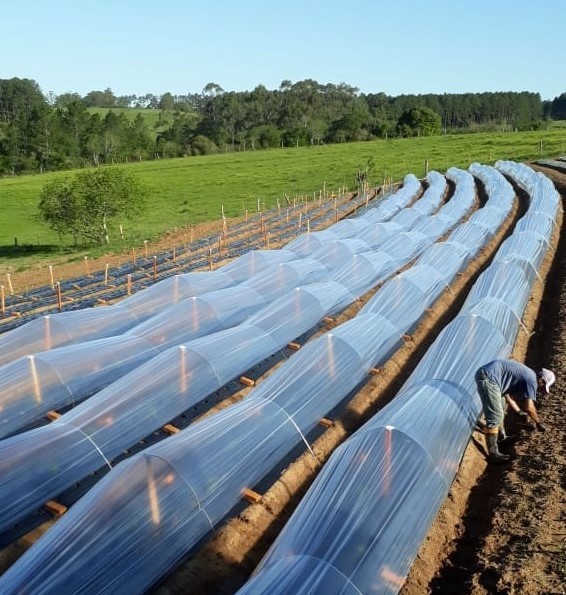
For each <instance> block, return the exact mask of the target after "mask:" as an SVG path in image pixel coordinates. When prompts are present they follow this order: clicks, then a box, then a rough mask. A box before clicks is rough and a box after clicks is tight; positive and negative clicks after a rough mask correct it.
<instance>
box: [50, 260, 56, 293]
mask: <svg viewBox="0 0 566 595" xmlns="http://www.w3.org/2000/svg"><path fill="white" fill-rule="evenodd" d="M49 279H50V280H51V289H55V281H54V280H53V266H52V265H49Z"/></svg>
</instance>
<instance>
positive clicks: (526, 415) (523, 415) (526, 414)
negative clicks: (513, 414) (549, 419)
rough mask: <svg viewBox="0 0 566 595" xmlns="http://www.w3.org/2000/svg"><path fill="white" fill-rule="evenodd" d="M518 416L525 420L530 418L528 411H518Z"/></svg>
mask: <svg viewBox="0 0 566 595" xmlns="http://www.w3.org/2000/svg"><path fill="white" fill-rule="evenodd" d="M517 415H518V416H519V417H522V418H523V419H527V417H529V414H528V413H527V412H526V411H522V410H519V411H517Z"/></svg>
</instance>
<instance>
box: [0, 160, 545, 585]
mask: <svg viewBox="0 0 566 595" xmlns="http://www.w3.org/2000/svg"><path fill="white" fill-rule="evenodd" d="M470 170H471V171H472V173H473V174H474V175H475V176H477V177H478V178H480V179H482V181H483V182H484V184H485V186H486V190H487V192H488V201H487V203H486V205H485V207H483V209H479V210H478V211H476V212H475V213H474V214H473V215H472V217H471V218H470V219H469V221H467V222H466V223H463V224H461V225H460V226H459V227H457V228H456V229H455V230H454V231H453V232H452V233H451V234H450V236H449V238H448V240H447V241H446V242H442V243H440V244H432V241H433V240H432V239H431V240H430V242H429V247H428V248H427V249H426V250H425V251H424V253H423V254H422V256H421V257H420V258H419V259H418V260H417V262H416V263H415V265H414V266H413V267H412V268H410V269H408V270H407V271H406V272H404V273H402V274H400V275H398V276H397V277H393V278H391V279H390V280H389V281H388V282H386V283H385V284H384V285H383V287H382V288H381V289H380V290H379V291H378V292H377V293H376V294H375V296H374V297H373V298H372V299H371V300H370V301H369V302H368V303H367V304H366V306H365V307H364V308H363V310H362V311H361V312H360V313H359V314H358V316H357V317H355V318H354V319H352V320H351V321H349V322H347V323H345V324H343V325H342V326H340V327H337V328H336V329H334V330H333V331H332V332H331V333H326V334H325V335H323V336H321V337H319V338H318V339H316V340H314V341H312V342H310V343H308V344H307V345H306V346H305V347H304V348H303V349H302V350H301V351H299V352H298V353H297V354H296V355H294V356H293V357H292V358H290V359H289V361H287V362H286V363H285V364H284V365H283V366H281V367H280V368H279V369H278V370H277V371H276V372H274V373H273V374H272V375H271V376H270V377H269V378H268V379H267V380H265V381H264V382H263V383H262V384H261V385H260V386H259V387H258V388H256V389H254V390H253V391H252V392H251V393H250V394H249V395H248V397H246V399H245V400H244V401H241V402H240V403H237V404H236V405H233V406H231V407H229V408H228V409H226V410H224V411H222V412H220V413H218V414H216V415H214V416H212V417H209V418H207V419H205V420H203V421H201V422H198V423H196V424H194V425H193V426H190V427H189V428H188V429H187V430H184V431H182V432H180V433H179V434H177V435H175V436H173V437H171V438H169V439H167V440H164V441H163V442H162V443H160V444H158V445H157V446H154V447H150V448H149V449H146V450H145V451H143V452H142V453H140V454H138V455H135V456H134V457H132V458H131V459H129V460H127V461H124V462H123V463H120V464H119V465H118V466H116V467H115V468H114V469H113V470H112V471H111V472H110V473H108V475H107V476H106V477H105V478H103V479H102V481H101V482H100V483H98V484H97V485H96V486H95V487H94V488H93V489H92V490H91V491H90V492H89V493H88V494H87V495H86V496H85V497H84V498H82V499H81V500H80V501H79V502H78V503H77V504H76V505H74V506H73V507H72V509H71V510H70V511H69V513H68V514H67V515H65V516H64V517H63V518H61V519H60V520H59V521H58V522H57V523H56V525H55V526H54V527H53V528H52V529H50V530H49V531H48V532H47V533H46V535H44V536H43V537H42V538H41V539H40V540H39V541H38V542H37V543H36V544H35V545H34V546H33V547H32V548H30V550H29V551H28V552H27V553H26V554H25V555H24V556H22V557H21V558H20V560H18V561H17V562H16V564H14V566H13V567H12V568H10V569H9V570H8V571H7V572H6V573H5V575H4V576H3V577H2V579H1V581H0V587H2V589H3V590H4V591H6V592H17V591H18V589H19V588H20V587H21V586H22V585H23V584H24V583H25V584H26V585H28V586H31V587H32V588H33V585H41V589H42V590H43V591H44V592H56V591H57V590H58V589H59V588H61V586H62V585H65V587H66V588H72V589H81V588H88V589H92V590H105V591H107V592H112V591H119V590H120V586H121V585H122V586H123V585H124V584H125V583H126V582H127V584H128V587H129V588H130V589H132V590H133V591H135V592H142V591H143V590H145V589H147V588H148V587H149V586H150V585H151V584H153V583H154V582H155V581H156V580H157V579H159V577H160V576H162V575H163V573H165V572H167V571H168V570H169V569H170V568H171V567H172V566H173V565H174V564H176V563H177V561H178V560H179V559H180V558H181V557H183V556H184V555H186V553H187V552H188V551H190V549H191V548H192V547H193V546H194V545H195V544H196V543H198V541H199V540H201V539H202V538H203V537H204V536H205V535H207V534H208V533H210V532H211V531H212V530H213V529H214V528H215V527H216V526H218V524H219V523H220V522H221V521H222V519H223V518H224V517H225V516H226V514H228V513H229V511H230V510H231V508H232V507H233V506H234V504H235V503H236V502H237V501H238V499H239V497H240V494H241V491H242V489H244V488H245V487H247V486H253V485H255V484H256V483H257V482H258V481H259V480H261V478H262V477H263V476H264V475H265V474H267V473H268V472H269V471H270V470H271V469H272V468H273V467H274V466H276V465H277V464H278V462H279V461H281V460H282V459H283V458H284V457H285V455H286V454H287V453H289V452H290V451H291V450H292V449H293V448H294V447H295V446H296V445H297V444H298V443H300V442H301V441H306V437H307V436H308V434H309V432H310V431H311V430H312V428H313V427H314V426H315V424H316V423H317V422H318V420H319V419H320V418H321V417H324V415H325V414H326V413H327V412H328V411H330V410H332V409H333V408H334V407H336V406H337V405H339V404H340V402H341V401H342V400H343V399H345V398H346V397H347V396H348V395H349V394H350V393H351V392H352V390H354V389H355V388H356V386H357V385H359V383H361V382H362V381H364V379H365V378H366V377H367V374H368V371H369V369H370V368H371V367H373V366H376V365H381V364H382V363H383V362H385V361H387V359H388V358H389V357H390V355H391V354H392V353H393V352H394V351H395V350H396V349H397V348H398V347H399V346H400V345H401V344H402V342H403V335H404V334H405V333H406V332H407V331H409V330H410V329H412V328H413V327H414V325H415V324H416V323H417V321H418V319H419V317H420V316H422V314H423V313H424V312H425V311H426V309H427V308H428V307H430V305H432V303H433V302H434V301H435V299H436V298H437V297H438V296H439V295H440V294H441V293H442V292H443V291H444V290H445V289H446V288H447V287H449V285H450V282H451V281H452V280H453V278H454V276H455V275H456V274H457V273H458V272H459V270H461V269H462V267H465V266H466V264H467V263H468V262H469V261H470V259H471V258H473V257H474V256H475V255H476V254H477V252H478V251H479V250H480V249H481V247H482V246H483V245H484V244H485V242H486V240H487V239H488V238H491V237H492V236H493V234H494V233H495V232H496V231H497V229H498V228H499V226H500V224H501V223H502V222H503V220H504V219H505V218H506V217H507V216H508V214H509V212H510V209H511V207H512V204H513V197H514V193H513V191H512V189H511V187H510V185H509V184H508V183H507V182H506V181H505V180H504V178H503V176H501V175H500V174H499V173H497V171H496V170H494V169H493V168H488V167H485V166H480V165H477V164H476V165H474V166H472V167H471V168H470ZM452 175H455V176H458V178H459V180H458V183H457V184H456V188H457V189H458V187H464V186H465V187H466V192H465V193H460V195H459V196H460V198H459V199H458V200H456V195H455V196H454V197H453V198H452V199H451V200H450V201H449V202H448V203H447V204H446V205H444V206H443V207H442V208H441V209H440V210H439V211H438V215H437V217H436V219H437V220H439V221H443V222H444V225H445V228H444V230H443V232H442V233H446V231H448V230H449V229H450V228H451V227H453V226H454V225H455V224H456V223H457V222H458V221H459V220H460V219H461V218H462V217H463V216H464V215H465V214H466V213H467V212H468V211H469V210H470V208H471V206H472V204H473V201H474V198H475V196H474V183H473V178H472V175H471V174H469V173H467V172H461V171H458V172H452ZM456 194H458V193H456ZM466 199H467V200H466ZM533 202H534V199H533ZM532 208H533V206H532V205H531V209H532ZM484 209H487V210H488V211H489V213H490V215H489V216H488V217H485V216H484V215H483V213H482V212H483V211H484ZM544 210H545V209H542V211H544ZM434 227H435V229H437V228H436V226H434ZM435 233H436V232H435ZM442 233H441V234H439V235H438V236H436V235H435V238H436V237H440V235H442ZM525 233H526V232H521V234H520V235H524V234H525ZM302 241H303V242H304V240H302ZM430 244H432V245H430ZM522 249H523V243H519V244H518V245H517V246H516V247H512V248H510V249H509V250H508V254H509V255H512V256H513V259H511V260H506V261H501V263H499V264H500V265H501V266H499V269H504V268H505V267H509V268H511V267H512V266H514V263H515V260H518V256H519V254H520V253H521V250H522ZM538 254H539V256H540V250H539V252H538ZM441 256H442V257H441ZM537 266H538V263H537ZM496 268H497V267H496ZM490 270H491V269H490ZM505 273H506V271H504V270H500V271H499V272H498V273H497V274H498V275H499V276H500V275H503V274H505ZM498 279H499V277H498ZM407 287H409V288H410V290H409V291H407V290H406V288H407ZM485 287H486V292H487V294H489V299H490V300H491V301H492V302H493V301H494V300H495V299H496V297H497V299H499V298H498V296H496V297H494V296H493V295H491V293H494V292H496V290H497V283H494V282H492V283H488V282H486V283H485ZM490 292H491V293H490ZM527 297H528V292H527ZM405 300H406V304H405V303H404V301H405ZM478 300H479V301H481V300H480V298H479V297H478ZM490 303H491V302H490ZM393 304H395V307H393ZM474 305H476V306H477V304H474ZM403 312H405V315H402V313H403ZM490 312H491V310H490ZM498 312H499V311H498V310H497V313H498ZM400 313H401V315H400ZM474 317H475V318H477V319H478V320H483V318H481V317H479V315H478V314H474ZM506 320H507V319H506ZM484 322H485V321H484ZM486 324H488V323H487V322H486ZM376 337H377V338H378V340H377V341H376ZM441 353H443V352H442V351H441ZM444 353H447V352H444ZM175 357H176V359H179V356H178V352H177V354H176V356H175ZM440 384H441V385H442V386H443V387H444V384H443V383H440ZM456 393H457V394H460V393H459V392H458V390H456ZM462 394H464V395H465V397H466V398H469V399H471V397H470V396H469V395H468V394H467V393H465V391H464V393H462ZM401 396H402V395H400V397H401ZM400 397H398V398H400ZM476 400H477V399H476ZM451 402H453V403H456V405H455V407H456V409H458V407H464V404H463V403H462V402H460V401H457V402H456V401H451ZM462 410H463V411H465V409H462ZM384 411H385V410H384ZM458 413H460V409H458ZM460 414H461V413H460ZM67 415H69V414H67ZM476 417H477V415H476ZM466 420H467V418H466ZM467 421H468V420H467ZM468 423H469V422H468ZM398 424H399V426H401V425H402V423H401V422H400V421H399V422H398ZM427 431H428V430H427ZM398 435H401V437H402V438H403V440H402V442H410V443H411V444H412V443H413V442H414V440H413V441H411V440H405V438H404V437H405V435H406V436H408V434H404V433H402V432H398V431H397V430H396V431H394V432H393V433H392V436H393V437H394V438H393V440H394V442H392V444H396V442H395V440H396V439H397V437H398ZM22 436H24V435H22ZM468 438H469V428H468V435H467V437H466V442H467V439H468ZM17 439H18V437H15V438H14V439H13V440H17ZM464 444H465V443H464ZM417 447H419V448H420V449H421V450H422V448H421V447H420V444H417ZM419 448H417V449H416V451H417V452H420V450H419ZM413 450H415V449H413ZM395 452H397V451H395ZM436 454H438V453H436ZM452 455H453V453H448V455H446V453H444V459H446V460H447V461H448V462H446V463H445V465H444V467H442V469H443V470H444V468H445V467H447V468H450V469H451V470H452V473H454V472H455V470H456V468H457V460H456V463H455V464H454V463H453V461H452ZM396 456H397V455H396ZM399 456H401V455H399ZM444 459H442V460H444ZM391 461H393V459H391ZM450 461H452V462H450ZM99 464H101V463H100V461H99ZM435 474H436V475H440V476H441V477H442V479H443V480H445V479H446V478H445V477H444V476H443V475H442V473H441V472H440V471H436V473H435ZM391 477H393V475H391ZM397 483H402V482H401V481H400V482H396V483H395V486H397ZM409 483H410V482H409ZM445 483H446V482H445ZM392 485H393V484H392ZM389 489H390V490H391V489H392V487H391V486H390V488H389ZM102 521H106V522H102ZM358 551H359V550H358ZM305 557H308V555H305ZM321 559H322V558H321ZM110 560H112V561H113V564H112V565H109V561H110ZM118 561H119V563H117V562H118ZM329 566H332V564H329ZM77 569H80V572H79V571H78V570H77ZM79 575H80V576H79ZM260 576H265V575H264V574H263V572H261V573H260V574H259V575H258V577H260Z"/></svg>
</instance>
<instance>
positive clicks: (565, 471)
mask: <svg viewBox="0 0 566 595" xmlns="http://www.w3.org/2000/svg"><path fill="white" fill-rule="evenodd" d="M544 173H546V174H547V175H549V176H550V177H552V178H553V179H554V181H555V184H556V185H557V188H558V189H559V191H560V192H561V194H562V197H563V199H564V198H566V175H563V174H562V175H561V174H558V173H556V172H553V171H550V170H544ZM517 216H520V209H518V210H517V212H516V213H515V217H517ZM509 223H510V224H512V223H513V221H511V220H510V222H509ZM561 223H562V222H561ZM212 225H213V224H212ZM215 231H216V229H215V228H213V227H212V226H210V227H206V228H205V229H203V230H202V234H201V235H208V234H210V233H214V232H215ZM560 231H561V230H560V229H557V231H556V238H555V241H554V244H553V249H555V255H554V254H553V255H551V256H550V257H549V258H547V260H546V261H545V264H544V271H543V274H542V280H541V282H540V283H539V284H538V285H537V287H536V288H535V290H534V292H533V295H532V298H531V301H530V303H529V307H528V311H527V313H526V315H525V318H524V320H523V322H524V324H525V326H526V328H527V329H528V331H529V334H527V333H525V332H523V333H521V334H520V336H519V338H518V341H517V344H516V345H515V350H514V353H513V356H514V357H516V358H517V359H519V360H521V361H525V362H526V363H527V364H530V365H532V366H533V367H534V366H540V365H545V366H546V367H549V368H551V369H553V370H554V371H555V372H556V374H557V386H556V387H555V390H554V391H553V392H552V394H551V395H549V396H548V397H545V398H544V400H542V402H541V403H539V411H540V414H541V417H542V418H543V420H544V423H545V425H546V427H547V432H545V433H539V432H530V431H528V430H527V429H525V428H521V427H516V428H514V429H515V430H516V431H517V432H518V433H519V435H520V439H519V441H518V442H517V443H516V444H515V445H514V447H513V449H512V451H511V454H513V455H514V457H513V461H512V462H511V463H510V464H509V465H507V466H505V467H504V468H502V467H491V466H490V467H488V466H487V465H486V459H485V454H484V447H483V438H482V437H481V436H480V435H475V434H474V435H473V436H472V439H471V440H470V443H469V445H468V448H467V450H466V453H465V455H464V458H463V461H462V465H461V468H460V471H459V473H458V476H457V478H456V480H455V481H454V484H453V486H452V489H451V491H450V494H449V496H448V498H447V500H446V502H445V504H444V505H443V507H442V509H441V511H440V513H439V515H438V517H437V520H436V521H435V523H434V525H433V527H432V528H431V531H430V532H429V535H428V537H427V539H426V541H425V543H424V544H423V546H422V548H421V551H420V552H419V555H418V557H417V559H416V560H415V563H414V565H413V568H412V570H411V573H410V575H409V577H408V580H407V582H406V584H405V586H404V588H403V590H402V593H403V595H420V594H429V593H443V594H444V593H447V594H449V595H450V594H452V593H454V594H455V593H464V594H465V593H470V594H478V595H480V594H481V595H484V594H498V595H503V594H506V595H514V594H519V593H521V594H533V595H535V594H546V595H552V594H559V593H562V594H563V593H565V592H566V591H565V586H564V585H566V507H565V491H564V490H565V487H566V451H565V444H566V440H565V436H566V427H565V424H564V416H563V411H564V407H563V402H562V400H561V398H560V397H561V383H562V378H564V377H566V376H565V374H566V373H565V371H564V367H565V366H566V363H565V362H566V357H565V356H566V338H565V337H566V332H564V331H565V329H564V325H565V324H566V322H565V321H566V287H564V285H565V284H564V274H563V271H564V259H565V241H564V238H563V237H562V236H563V234H562V235H561V234H560ZM508 232H509V230H503V231H502V233H501V234H500V236H499V237H498V238H496V240H494V242H493V243H492V245H490V246H489V247H486V248H485V249H484V250H483V251H482V254H481V255H480V257H479V258H478V260H477V261H476V262H474V263H473V265H472V266H471V267H470V268H469V270H468V271H467V272H466V274H465V275H462V276H461V277H460V278H459V279H458V281H457V282H456V283H454V285H453V286H452V287H451V292H446V294H445V295H443V296H442V298H441V299H440V300H439V301H438V303H437V304H436V305H435V307H434V308H433V309H432V310H431V311H430V312H429V314H428V316H427V318H426V320H425V321H424V322H423V323H422V324H421V326H420V327H419V328H418V329H417V331H416V332H415V333H413V335H412V336H410V337H407V341H406V343H405V345H404V346H403V348H401V350H399V352H398V353H397V354H396V355H395V357H393V358H392V359H391V360H390V361H389V362H388V363H387V364H386V365H385V366H383V368H381V369H380V370H379V371H378V373H376V374H375V375H374V376H373V377H372V378H371V379H370V380H369V382H368V383H367V384H366V385H365V386H364V387H362V389H361V390H360V392H359V393H358V394H357V395H356V396H355V398H354V399H353V401H352V402H351V404H350V406H349V407H348V408H347V410H346V412H345V413H344V415H343V416H341V417H340V418H338V419H335V420H333V422H334V423H333V425H332V427H330V428H329V429H328V430H327V431H326V432H324V433H323V434H322V436H321V437H320V438H319V439H318V440H317V441H316V442H315V443H314V444H313V451H314V453H315V458H313V456H312V455H310V454H305V455H303V456H301V457H299V459H297V460H296V461H295V462H293V463H292V464H291V465H289V467H288V468H287V469H286V470H285V471H284V472H283V473H282V474H281V476H280V477H279V479H278V480H277V481H276V482H275V483H274V484H273V485H272V487H271V488H270V489H269V490H267V491H266V492H265V493H264V494H263V496H262V499H261V501H260V502H259V503H256V504H252V505H250V506H248V507H247V508H245V509H244V510H243V511H242V512H241V513H240V514H239V515H237V516H236V517H234V518H232V519H231V520H229V521H228V522H227V523H226V524H225V525H224V526H223V527H221V528H220V530H219V531H218V532H217V533H216V534H215V535H214V536H213V537H212V538H211V539H210V540H209V541H207V542H206V543H205V544H204V545H203V546H202V547H201V548H200V549H199V551H198V552H197V553H196V554H195V555H193V556H192V557H191V558H190V559H189V560H187V561H186V562H185V563H184V564H182V565H181V566H180V567H179V568H178V569H177V570H176V571H175V572H174V573H173V574H171V575H170V576H169V577H167V578H166V579H165V580H164V581H163V582H162V583H161V584H160V585H159V586H157V587H156V588H155V589H154V592H156V593H158V594H159V595H166V594H167V595H170V594H173V593H217V594H219V595H223V594H227V593H234V592H235V591H236V590H237V589H238V587H239V586H241V585H242V584H243V582H245V580H246V579H247V577H248V576H249V574H250V573H251V571H252V570H253V569H254V567H255V566H256V565H257V563H258V562H259V560H260V559H261V557H262V556H263V554H264V553H265V552H266V551H267V549H268V547H269V545H270V544H271V543H272V541H273V539H274V537H275V536H276V535H277V533H278V532H279V531H280V530H281V528H282V526H283V525H284V523H285V522H286V520H287V519H288V518H289V516H290V514H291V512H292V510H293V508H294V507H295V505H296V503H297V502H298V501H299V500H300V498H301V497H302V495H303V494H304V492H305V491H306V489H307V488H308V486H309V485H310V483H311V482H312V480H313V479H314V478H315V476H316V474H317V472H318V471H319V470H320V468H321V466H322V465H323V463H324V461H325V460H326V459H327V458H328V456H329V455H330V454H331V452H332V451H333V450H334V449H335V448H336V446H337V445H338V444H340V443H341V442H342V441H343V440H345V439H346V438H347V437H348V436H349V435H350V434H351V433H352V432H353V431H354V430H355V429H356V428H357V427H359V426H360V425H361V424H362V423H363V422H364V421H365V420H366V419H368V418H369V417H370V416H371V415H373V414H374V413H375V412H376V411H378V410H379V409H380V408H381V407H383V406H384V405H385V404H386V403H387V402H388V401H389V400H390V399H391V398H393V396H394V395H395V394H396V392H397V391H398V389H399V388H400V386H401V384H402V383H403V381H404V380H405V379H406V378H407V376H408V375H409V374H410V372H411V371H412V369H413V368H414V366H415V365H416V363H417V362H418V360H419V359H420V357H422V355H423V354H424V352H425V351H426V348H427V347H428V345H430V343H431V342H432V341H433V340H434V338H435V337H436V335H437V334H438V332H439V330H440V329H441V328H442V327H443V326H444V325H445V324H446V323H447V322H448V321H449V320H450V318H451V317H452V316H454V315H455V314H456V312H457V311H458V309H459V307H460V306H461V304H462V302H463V299H464V298H465V295H466V294H467V292H468V291H469V289H470V287H471V285H472V283H473V282H474V280H475V279H476V278H477V275H478V274H479V273H480V272H481V270H483V267H484V266H485V265H486V263H487V262H489V259H490V257H491V256H492V254H493V251H494V250H495V249H496V248H497V246H498V245H499V244H500V242H501V241H502V239H503V237H504V236H505V234H506V233H508ZM197 237H200V236H197V234H196V232H195V239H196V238H197ZM172 241H174V240H172V238H171V237H168V238H165V239H164V240H163V241H162V242H163V243H162V245H163V246H164V247H165V248H166V247H169V246H170V244H171V243H172ZM552 256H554V258H552ZM103 262H108V260H107V259H104V260H103ZM61 266H62V267H63V266H66V265H61ZM69 266H70V269H69V272H68V274H67V273H65V274H67V276H68V277H72V276H75V275H76V274H83V271H84V264H83V263H78V264H75V265H69ZM73 266H76V267H78V268H77V269H76V270H75V269H73V268H72V267H73ZM81 267H82V268H81ZM28 274H29V276H30V279H33V271H30V272H29V273H28ZM61 275H63V272H62V273H61ZM22 283H23V281H22ZM30 283H33V281H30ZM44 283H45V281H44V280H43V279H42V280H41V281H40V282H39V284H44ZM368 298H369V295H368V296H365V297H364V298H363V299H361V300H360V301H359V302H358V303H357V304H355V305H353V306H352V307H351V308H350V309H349V310H348V311H346V312H345V313H344V314H343V315H342V316H340V317H339V319H338V320H336V321H334V322H330V323H329V325H332V324H338V323H340V322H343V321H344V320H346V319H347V318H349V317H351V316H353V315H354V314H355V313H356V312H357V310H359V308H360V306H361V304H362V303H364V302H365V301H366V300H367V299H368ZM260 381H261V379H260ZM249 390H250V389H245V390H244V391H242V392H241V394H239V395H237V396H236V397H234V399H237V398H242V397H243V396H245V394H247V393H248V392H249ZM43 530H45V528H40V529H39V530H37V531H36V533H35V534H34V535H29V536H26V537H25V538H22V540H19V542H18V543H16V544H14V545H13V546H10V548H6V549H5V550H4V551H3V552H0V560H1V559H2V558H4V564H3V565H2V566H0V568H2V567H4V568H5V567H6V561H7V560H10V561H13V560H14V559H16V558H17V557H18V556H19V555H21V553H22V552H23V551H24V550H25V549H27V547H29V545H30V543H32V542H33V541H34V540H35V538H36V534H38V533H40V532H41V531H43Z"/></svg>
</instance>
